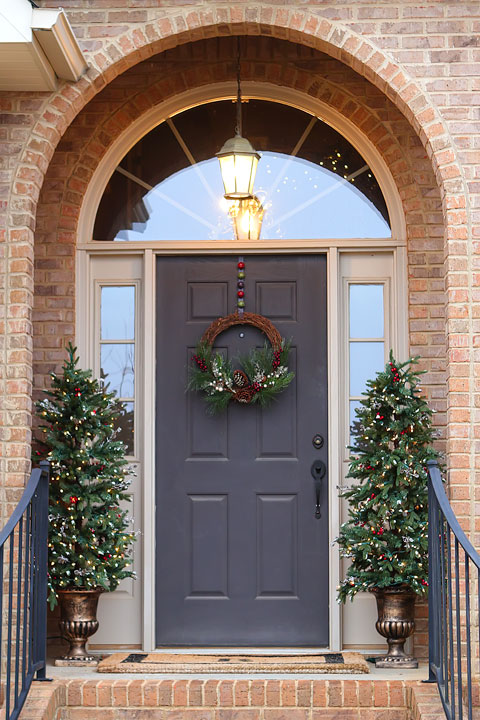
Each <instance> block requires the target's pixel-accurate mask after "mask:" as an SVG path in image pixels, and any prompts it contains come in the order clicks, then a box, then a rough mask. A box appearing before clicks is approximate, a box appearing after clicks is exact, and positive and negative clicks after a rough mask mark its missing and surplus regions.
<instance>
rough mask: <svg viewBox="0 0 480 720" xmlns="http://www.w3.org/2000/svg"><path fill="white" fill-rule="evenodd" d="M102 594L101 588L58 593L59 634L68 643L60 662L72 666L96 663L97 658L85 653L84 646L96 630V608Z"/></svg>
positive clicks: (77, 589)
mask: <svg viewBox="0 0 480 720" xmlns="http://www.w3.org/2000/svg"><path fill="white" fill-rule="evenodd" d="M102 592H103V590H102V589H101V588H95V589H93V590H85V589H83V588H74V589H68V590H59V591H58V600H59V604H60V621H59V625H60V632H61V634H62V637H63V638H64V639H65V640H67V641H68V642H69V643H70V647H69V648H68V651H67V653H66V655H64V656H63V657H62V658H61V660H62V661H65V662H69V661H71V662H72V664H73V663H75V662H78V663H82V662H84V663H91V662H95V661H96V659H97V658H95V657H94V656H92V655H89V654H88V653H87V649H86V647H85V645H86V642H87V640H88V638H89V637H90V636H91V635H93V634H94V633H96V632H97V630H98V620H97V606H98V598H99V597H100V594H101V593H102Z"/></svg>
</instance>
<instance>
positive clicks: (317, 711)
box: [20, 676, 480, 720]
mask: <svg viewBox="0 0 480 720" xmlns="http://www.w3.org/2000/svg"><path fill="white" fill-rule="evenodd" d="M20 717H21V720H98V719H99V718H100V720H127V718H128V720H434V719H435V720H441V719H442V718H443V717H444V714H443V710H442V707H441V703H440V700H439V697H438V692H437V689H436V686H435V685H424V684H422V683H420V682H418V681H403V680H377V679H375V680H371V679H365V680H353V679H348V678H345V679H340V678H335V679H315V680H308V679H294V678H292V679H287V680H278V679H270V678H269V679H228V678H225V677H223V678H221V679H220V678H212V679H208V680H200V679H194V678H193V679H188V680H184V679H182V680H176V679H157V678H155V679H150V678H149V679H143V678H134V679H132V678H131V677H120V678H119V677H118V676H117V677H115V678H108V679H98V680H97V679H95V680H56V681H55V682H54V683H52V684H50V683H49V684H48V685H47V684H34V685H33V687H32V690H31V693H30V695H29V698H28V700H27V703H26V705H25V708H24V710H23V712H22V714H21V716H20ZM476 720H480V718H476Z"/></svg>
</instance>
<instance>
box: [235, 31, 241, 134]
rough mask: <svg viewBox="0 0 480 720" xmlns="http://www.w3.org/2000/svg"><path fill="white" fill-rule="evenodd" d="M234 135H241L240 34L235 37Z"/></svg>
mask: <svg viewBox="0 0 480 720" xmlns="http://www.w3.org/2000/svg"><path fill="white" fill-rule="evenodd" d="M235 135H239V136H240V137H241V135H242V91H241V87H240V36H238V37H237V125H236V127H235Z"/></svg>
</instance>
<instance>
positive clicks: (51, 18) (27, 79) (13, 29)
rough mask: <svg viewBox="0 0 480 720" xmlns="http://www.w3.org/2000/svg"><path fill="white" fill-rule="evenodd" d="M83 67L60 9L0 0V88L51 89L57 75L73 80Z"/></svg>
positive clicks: (70, 30) (55, 83)
mask: <svg viewBox="0 0 480 720" xmlns="http://www.w3.org/2000/svg"><path fill="white" fill-rule="evenodd" d="M86 69H87V63H86V62H85V58H84V57H83V53H82V51H81V50H80V47H79V46H78V43H77V40H76V38H75V35H74V34H73V31H72V28H71V27H70V23H69V22H68V19H67V17H66V15H65V13H64V11H63V10H62V9H51V8H33V7H32V5H31V4H30V2H29V1H28V0H13V1H12V0H0V90H11V91H22V90H33V91H43V92H45V91H52V90H55V89H56V87H57V78H61V79H62V80H70V81H72V82H76V81H77V80H78V79H79V78H80V77H81V75H82V74H83V73H84V72H85V70H86Z"/></svg>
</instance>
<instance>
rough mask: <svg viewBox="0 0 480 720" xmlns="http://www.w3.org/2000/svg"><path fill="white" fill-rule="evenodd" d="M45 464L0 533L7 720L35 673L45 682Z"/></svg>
mask: <svg viewBox="0 0 480 720" xmlns="http://www.w3.org/2000/svg"><path fill="white" fill-rule="evenodd" d="M48 480H49V466H48V463H41V467H40V468H38V469H35V470H33V471H32V474H31V476H30V480H29V481H28V483H27V486H26V488H25V491H24V493H23V495H22V498H21V500H20V502H19V503H18V505H17V507H16V508H15V510H14V512H13V513H12V516H11V517H10V519H9V521H8V522H7V524H6V525H5V527H4V528H3V530H2V531H1V532H0V573H1V578H2V585H1V591H0V653H1V666H0V670H1V673H2V675H1V678H0V681H1V688H2V691H3V697H4V709H5V714H4V715H2V717H4V718H5V720H16V718H18V716H19V714H20V711H21V709H22V707H23V704H24V703H25V700H26V697H27V695H28V691H29V690H30V686H31V684H32V680H33V678H34V675H35V673H37V678H38V679H39V680H42V679H45V668H46V645H47V643H46V640H47V532H48Z"/></svg>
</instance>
